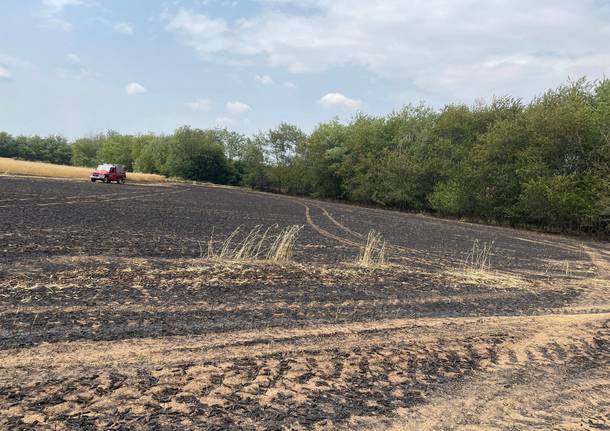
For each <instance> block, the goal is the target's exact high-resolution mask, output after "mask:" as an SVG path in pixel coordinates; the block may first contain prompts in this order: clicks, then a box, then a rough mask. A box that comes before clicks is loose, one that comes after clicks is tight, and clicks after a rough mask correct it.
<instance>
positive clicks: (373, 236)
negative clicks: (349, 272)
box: [356, 230, 386, 268]
mask: <svg viewBox="0 0 610 431" xmlns="http://www.w3.org/2000/svg"><path fill="white" fill-rule="evenodd" d="M385 247H386V242H385V241H384V239H383V238H382V236H381V234H380V233H379V232H377V231H375V230H371V231H370V232H369V234H368V235H367V237H366V244H364V246H362V247H361V248H360V254H359V256H358V260H357V261H356V263H357V264H358V266H361V267H363V268H373V267H377V266H383V265H384V264H385Z"/></svg>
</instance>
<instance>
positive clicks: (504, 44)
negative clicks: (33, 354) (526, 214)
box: [0, 0, 610, 138]
mask: <svg viewBox="0 0 610 431" xmlns="http://www.w3.org/2000/svg"><path fill="white" fill-rule="evenodd" d="M0 8H1V10H2V13H1V14H0V130H5V131H8V132H10V133H14V134H34V133H37V134H50V133H60V134H63V135H66V136H67V137H69V138H73V137H75V136H79V135H86V134H91V133H95V132H99V131H105V130H108V129H114V130H118V131H120V132H131V133H134V132H146V131H155V132H171V131H172V130H173V129H174V128H176V127H177V126H180V125H183V124H189V125H191V126H193V127H201V128H207V127H215V126H227V127H229V128H231V129H234V130H238V131H241V132H245V133H252V132H255V131H257V130H258V129H265V128H269V127H273V126H275V125H276V124H277V123H279V122H280V121H288V122H292V123H295V124H298V125H300V126H301V127H303V128H304V129H305V130H311V128H312V127H313V126H314V125H315V124H316V123H318V122H320V121H324V120H328V119H331V118H333V117H339V118H341V119H349V118H350V117H351V116H352V115H354V113H356V112H358V111H362V112H366V113H372V114H384V113H387V112H391V111H392V110H394V109H397V108H400V107H401V106H402V105H404V104H406V103H418V102H420V101H426V102H427V103H429V104H431V105H433V106H435V107H439V106H442V105H443V104H445V103H450V102H466V103H472V102H473V101H475V100H476V99H481V98H482V99H485V100H490V99H491V98H492V97H493V95H503V94H511V95H514V96H519V97H522V98H524V99H525V100H528V99H529V98H531V97H532V96H534V95H536V94H539V93H540V92H541V91H542V90H544V89H547V88H551V87H554V86H557V85H558V84H560V83H563V82H566V81H567V80H568V79H570V78H571V79H576V78H578V77H581V76H587V77H589V78H590V79H597V78H601V77H603V76H610V42H609V41H610V0H552V1H551V0H536V1H534V2H532V1H530V0H506V1H504V0H412V1H408V0H383V1H371V0H294V1H290V0H247V1H230V0H182V1H155V0H130V1H124V0H108V1H106V0H2V3H1V5H0Z"/></svg>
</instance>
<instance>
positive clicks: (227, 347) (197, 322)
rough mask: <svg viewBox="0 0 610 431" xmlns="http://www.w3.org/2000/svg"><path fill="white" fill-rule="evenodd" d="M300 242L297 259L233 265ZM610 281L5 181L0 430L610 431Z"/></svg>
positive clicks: (527, 258) (301, 215)
mask: <svg viewBox="0 0 610 431" xmlns="http://www.w3.org/2000/svg"><path fill="white" fill-rule="evenodd" d="M289 226H303V228H302V229H301V230H300V231H298V236H297V238H296V241H295V243H294V249H293V250H292V257H291V261H289V262H286V263H282V262H280V263H274V262H269V261H265V260H264V259H260V260H258V259H244V260H237V261H235V260H233V259H230V258H226V257H224V258H223V257H221V256H220V250H221V249H222V246H223V243H224V245H226V246H227V239H228V238H230V237H231V235H232V234H233V237H232V241H233V244H239V243H240V241H244V238H245V235H247V234H248V232H251V230H252V229H256V228H257V227H258V229H259V231H261V232H262V231H263V230H268V231H269V232H270V233H273V232H275V231H279V230H281V229H283V228H286V227H289ZM238 228H239V229H238ZM236 230H237V233H235V232H236ZM371 230H375V231H377V232H378V233H379V234H380V235H381V237H382V238H383V239H384V240H385V241H386V245H385V262H384V263H383V264H378V265H369V266H367V267H362V266H359V265H357V264H356V260H357V258H358V256H359V253H360V248H361V247H362V246H363V245H364V243H365V242H366V238H367V235H368V233H369V232H370V231H371ZM227 247H229V246H227ZM473 247H474V248H475V251H476V250H479V249H480V248H482V247H489V250H491V251H490V253H488V261H487V262H486V263H485V265H477V263H479V262H473V260H474V259H473V254H472V251H473ZM477 247H479V248H477ZM214 250H216V251H214ZM263 254H264V253H263ZM260 256H262V254H261V255H260ZM609 273H610V250H609V249H608V245H607V244H603V243H598V242H593V241H588V240H580V239H573V238H565V237H560V236H552V235H543V234H538V233H533V232H526V231H519V230H513V229H507V228H497V227H486V226H479V225H474V224H467V223H461V222H457V221H444V220H440V219H434V218H430V217H425V216H420V215H412V214H402V213H397V212H390V211H382V210H377V209H366V208H357V207H353V206H346V205H340V204H332V203H326V202H318V201H312V200H305V199H298V198H290V197H284V196H277V195H269V194H263V193H255V192H250V191H246V190H240V189H231V188H222V187H212V186H203V185H194V184H193V185H190V184H163V185H161V184H160V185H135V184H129V185H125V186H119V185H105V184H104V185H102V184H89V183H85V182H74V181H60V180H42V179H26V178H13V177H9V176H4V177H0V316H1V319H0V428H1V429H30V428H31V429H57V430H63V429H104V430H107V429H124V430H138V429H176V430H183V429H218V430H221V429H260V430H267V429H320V430H326V429H329V430H330V429H350V430H351V429H362V430H371V429H372V430H385V429H394V430H403V429H404V430H425V429H430V430H432V429H434V430H437V429H469V430H490V429H499V430H509V429H510V430H512V429H517V430H529V429H544V430H547V429H562V430H563V429H574V430H582V429H609V428H610V276H609Z"/></svg>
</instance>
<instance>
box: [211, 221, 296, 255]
mask: <svg viewBox="0 0 610 431" xmlns="http://www.w3.org/2000/svg"><path fill="white" fill-rule="evenodd" d="M277 228H278V225H272V226H269V227H267V228H266V229H263V226H261V225H258V226H255V227H254V228H253V229H252V230H250V231H249V232H243V231H242V229H241V226H240V227H238V228H237V229H235V230H234V231H233V232H232V233H231V234H230V235H229V236H228V237H227V238H226V239H225V240H224V241H223V242H222V243H221V244H220V249H219V251H218V252H216V251H215V249H214V233H213V232H212V236H211V237H210V240H209V241H208V258H209V259H220V260H228V261H238V262H253V261H267V262H273V263H286V262H290V261H291V260H292V255H293V252H294V245H295V242H296V239H297V237H298V235H299V232H300V231H301V229H303V226H299V225H293V226H288V227H286V228H284V229H281V230H280V231H279V232H277V233H274V232H273V230H274V229H277Z"/></svg>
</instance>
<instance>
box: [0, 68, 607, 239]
mask: <svg viewBox="0 0 610 431" xmlns="http://www.w3.org/2000/svg"><path fill="white" fill-rule="evenodd" d="M0 156H1V157H13V158H22V159H27V160H42V161H49V162H52V163H62V164H72V165H75V166H95V165H96V164H98V163H102V162H111V163H122V164H124V165H125V166H126V167H127V169H128V170H131V171H138V172H147V173H158V174H162V175H166V176H170V177H180V178H183V179H188V180H200V181H211V182H215V183H221V184H232V185H243V186H248V187H252V188H255V189H259V190H265V191H272V192H278V193H289V194H295V195H303V196H311V197H316V198H323V199H335V200H343V201H348V202H354V203H359V204H372V205H380V206H384V207H391V208H397V209H401V210H411V211H425V212H431V213H435V214H439V215H443V216H452V217H458V218H465V219H471V220H477V221H484V222H488V223H501V224H510V225H514V226H537V227H541V228H545V229H550V230H561V231H582V232H587V233H592V234H598V235H601V236H606V237H607V236H610V226H609V223H610V80H603V81H596V82H588V81H586V80H579V81H577V82H571V83H568V84H565V85H562V86H560V87H558V88H556V89H553V90H549V91H547V92H545V93H544V94H542V95H541V96H539V97H536V98H535V99H533V100H532V101H531V102H529V103H527V104H526V103H523V102H522V101H521V100H520V99H516V98H513V97H509V96H505V97H498V98H494V99H493V101H491V102H490V103H483V102H479V103H476V104H474V105H472V106H469V105H463V104H449V105H446V106H444V107H443V108H442V109H433V108H431V107H429V106H426V105H423V104H422V105H408V106H405V107H404V108H403V109H401V110H399V111H395V112H393V113H391V114H389V115H386V116H370V115H365V114H358V115H356V116H354V117H353V118H352V119H351V120H350V121H349V122H347V123H344V122H340V121H339V120H333V121H329V122H325V123H321V124H319V125H318V126H317V127H316V128H315V129H314V130H313V131H312V132H311V133H310V134H306V133H304V132H303V131H302V130H301V129H299V128H298V127H297V126H295V125H291V124H286V123H282V124H280V125H279V126H278V127H276V128H274V129H271V130H267V131H261V132H259V133H257V134H255V135H254V136H245V135H242V134H240V133H237V132H233V131H229V130H226V129H208V130H201V129H196V128H191V127H189V126H184V127H181V128H178V129H177V130H176V131H175V132H174V133H173V134H172V135H156V134H152V133H150V134H143V135H122V134H119V133H116V132H108V133H105V134H100V135H97V136H91V137H84V138H80V139H76V140H75V141H74V142H68V141H67V140H66V139H65V138H63V137H61V136H49V137H46V138H41V137H38V136H31V137H28V136H17V137H12V136H11V135H9V134H7V133H0Z"/></svg>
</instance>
